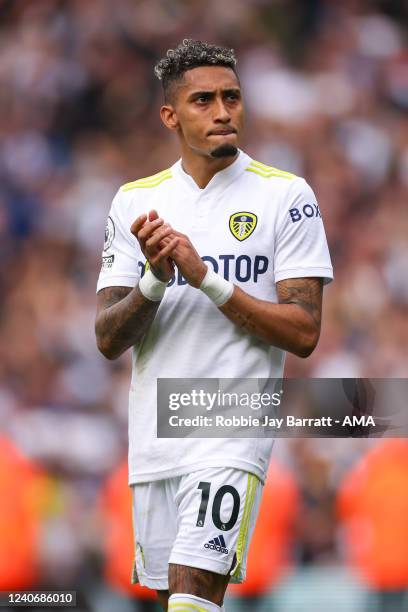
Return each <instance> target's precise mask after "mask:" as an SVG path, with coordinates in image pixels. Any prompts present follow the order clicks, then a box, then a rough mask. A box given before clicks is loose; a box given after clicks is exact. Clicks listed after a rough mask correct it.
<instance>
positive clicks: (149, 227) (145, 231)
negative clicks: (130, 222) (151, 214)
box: [137, 219, 164, 242]
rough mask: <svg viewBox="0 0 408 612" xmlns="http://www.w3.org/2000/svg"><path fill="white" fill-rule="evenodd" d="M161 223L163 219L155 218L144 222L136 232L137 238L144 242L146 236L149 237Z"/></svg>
mask: <svg viewBox="0 0 408 612" xmlns="http://www.w3.org/2000/svg"><path fill="white" fill-rule="evenodd" d="M163 223H164V221H163V219H156V220H155V221H152V222H147V223H145V224H144V226H143V227H142V229H141V230H140V231H139V232H138V234H137V239H138V240H141V241H142V242H145V241H146V240H147V239H148V238H150V236H151V235H152V234H153V232H154V231H155V230H157V228H159V227H160V226H161V225H163Z"/></svg>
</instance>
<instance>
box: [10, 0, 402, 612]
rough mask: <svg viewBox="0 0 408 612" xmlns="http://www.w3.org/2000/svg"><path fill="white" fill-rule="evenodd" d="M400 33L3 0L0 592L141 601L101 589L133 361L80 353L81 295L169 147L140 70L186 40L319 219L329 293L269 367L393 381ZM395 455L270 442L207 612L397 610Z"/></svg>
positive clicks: (256, 145)
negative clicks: (119, 193)
mask: <svg viewBox="0 0 408 612" xmlns="http://www.w3.org/2000/svg"><path fill="white" fill-rule="evenodd" d="M406 26H407V13H406V4H405V3H404V2H386V1H383V2H379V1H378V2H375V1H363V0H345V1H342V2H335V1H330V0H326V1H325V0H309V1H306V0H304V1H301V0H292V1H291V0H287V1H285V0H280V1H279V0H275V1H267V0H228V1H227V2H219V1H217V0H207V1H206V2H201V1H200V0H191V1H189V2H186V1H182V0H179V1H177V0H169V1H165V0H162V1H159V0H153V1H148V0H146V1H142V0H140V1H137V0H116V1H115V2H109V1H108V0H86V1H81V0H35V1H32V2H28V1H23V0H3V1H0V50H1V51H0V56H1V61H0V133H1V141H0V177H1V180H0V252H1V263H2V265H1V272H0V288H1V296H2V297H1V306H0V327H1V344H0V431H1V434H0V499H1V504H0V589H3V590H4V589H8V588H31V587H48V588H59V589H64V588H76V589H77V590H78V593H79V597H80V609H83V610H92V611H93V610H95V611H97V612H104V611H105V610H108V609H109V610H112V609H115V610H118V611H119V612H126V611H127V610H132V609H141V606H142V605H144V606H145V609H149V610H150V609H153V608H152V606H153V605H154V604H151V603H149V602H147V603H145V604H142V603H140V604H139V603H136V602H135V601H133V600H132V598H129V597H128V596H125V595H124V593H123V592H122V594H120V590H119V589H120V584H121V583H123V575H126V576H127V574H128V573H129V572H130V567H128V560H127V557H126V559H125V555H124V554H119V553H118V547H119V549H120V548H121V547H122V548H121V550H124V548H125V547H126V544H125V542H126V541H127V538H126V537H124V534H123V533H120V529H119V527H118V525H121V526H122V527H123V528H124V529H125V527H126V529H127V528H128V527H127V522H126V521H127V520H128V517H127V518H124V519H123V520H119V519H117V518H115V517H117V516H118V515H117V514H116V513H120V512H122V508H124V507H126V505H127V503H128V498H127V495H128V492H127V490H126V487H124V486H123V484H124V483H125V472H124V468H123V460H124V459H125V456H126V447H127V439H126V438H127V431H126V425H127V389H128V382H129V367H130V363H129V355H126V356H125V357H124V358H122V359H120V360H119V361H117V362H112V363H111V362H108V361H106V360H104V359H103V357H101V356H100V355H98V353H97V351H96V348H95V340H94V333H93V321H94V310H95V293H94V291H95V282H96V277H97V274H98V269H99V265H100V251H101V245H102V242H103V234H104V225H105V218H106V214H107V210H108V208H109V205H110V201H111V199H112V196H113V194H114V193H115V191H116V190H117V188H118V186H119V185H121V184H122V183H124V182H126V181H129V180H133V179H135V178H139V177H143V176H146V175H149V174H152V173H154V172H156V171H158V170H161V169H162V168H166V167H168V166H169V165H170V164H171V163H173V161H174V160H175V159H176V158H177V156H178V153H177V143H176V141H175V140H174V139H173V137H172V136H171V134H169V133H168V132H167V131H166V130H165V129H164V128H163V127H162V126H161V124H160V121H159V118H158V108H159V105H160V102H161V90H160V84H159V83H158V82H157V81H156V80H155V78H154V76H153V71H152V66H153V63H154V61H155V60H156V59H157V58H158V57H159V56H161V55H162V54H163V53H164V51H165V50H166V49H167V48H169V47H171V46H174V45H175V44H177V43H178V42H179V41H180V40H181V39H183V38H184V37H186V36H188V37H191V38H200V39H203V40H208V41H210V42H218V43H222V44H226V45H228V46H232V47H233V48H234V49H235V50H236V52H237V56H238V60H239V63H238V69H239V73H240V76H241V80H242V83H243V87H244V94H245V98H246V102H247V106H248V119H247V129H246V142H245V147H244V148H245V149H246V150H247V151H248V153H249V154H250V155H251V156H253V157H254V158H256V159H259V160H261V161H263V162H265V163H270V164H273V165H275V166H277V167H280V168H282V169H285V170H290V171H292V172H295V173H297V174H301V175H303V176H305V177H306V178H307V179H308V180H309V182H310V183H311V184H312V186H313V188H314V189H315V191H316V193H317V197H318V200H319V203H320V207H321V209H322V212H323V216H324V219H325V225H326V230H327V234H328V239H329V244H330V247H331V253H332V258H333V263H334V267H335V282H334V283H333V284H332V285H331V286H329V287H328V288H327V289H326V291H325V312H324V323H323V329H322V335H321V340H320V344H319V347H318V349H317V350H316V351H315V353H314V354H313V355H312V357H310V358H309V359H307V360H305V361H304V360H300V359H295V358H288V361H287V375H289V376H315V377H319V376H321V377H330V376H332V377H355V376H367V377H406V376H407V374H408V360H407V358H406V354H407V353H406V347H407V345H408V317H407V307H408V275H407V269H408V240H407V236H408V207H407V187H408V119H407V109H408V50H407V47H406V42H407V28H406ZM164 358H165V356H164ZM407 446H408V441H406V440H401V441H399V442H397V441H394V442H390V441H388V442H384V441H370V440H365V439H364V440H357V439H351V440H332V441H329V440H293V441H285V440H279V441H278V442H277V443H276V452H275V455H274V462H273V465H272V467H271V470H272V471H273V473H274V474H275V478H272V479H271V482H272V483H273V487H277V489H276V490H275V491H272V489H271V492H270V495H269V502H268V503H269V506H268V508H267V510H266V514H265V516H266V517H269V518H270V521H263V523H264V525H265V524H266V523H267V528H266V531H265V533H263V534H262V535H260V536H259V537H258V542H257V546H259V548H257V549H256V550H257V553H256V554H255V555H252V557H253V558H254V560H253V561H252V560H251V563H253V564H254V566H253V567H254V569H253V570H252V574H251V575H252V581H251V582H250V585H249V587H248V588H247V591H246V592H245V593H244V595H245V597H247V598H248V597H250V604H249V602H248V599H246V600H244V599H242V596H243V594H242V593H241V594H240V595H239V594H238V593H235V594H232V595H231V597H232V599H231V600H229V601H228V605H227V607H228V609H229V610H231V611H232V610H238V609H239V610H244V609H248V607H249V605H251V607H253V608H254V610H278V609H279V611H280V612H292V611H295V610H296V611H298V610H300V609H302V611H303V612H308V611H312V610H313V611H314V610H318V609H326V608H328V609H330V610H332V611H335V612H336V611H339V612H340V611H344V612H346V611H347V612H350V611H356V612H357V611H358V612H363V611H364V610H365V609H366V606H367V605H369V606H370V608H369V609H370V610H376V609H377V610H379V611H381V612H382V611H385V610H386V611H389V612H398V611H399V610H407V609H408V603H407V602H405V604H404V603H403V601H404V599H403V598H404V596H406V592H407V588H408V568H407V565H408V534H407V530H408V527H407V522H408V521H407V517H408V500H407V493H406V490H408V486H407V485H408V458H407V455H408V450H407ZM373 466H374V467H373ZM271 486H272V485H271ZM273 487H272V488H273ZM272 493H274V494H272ZM269 527H270V532H269V533H268V528H269ZM350 534H351V538H350ZM273 551H275V553H276V554H275V553H274V552H273ZM127 552H128V554H129V556H130V555H131V550H130V549H129V550H128V551H127ZM252 557H251V559H252ZM120 566H121V567H120ZM123 566H124V568H125V569H123ZM287 566H289V568H287ZM264 593H267V594H266V595H264ZM134 595H135V594H134V593H133V594H132V596H131V597H133V596H134ZM238 595H239V597H238ZM368 602H369V603H368ZM257 606H258V608H257ZM376 606H377V607H376ZM404 606H405V607H404Z"/></svg>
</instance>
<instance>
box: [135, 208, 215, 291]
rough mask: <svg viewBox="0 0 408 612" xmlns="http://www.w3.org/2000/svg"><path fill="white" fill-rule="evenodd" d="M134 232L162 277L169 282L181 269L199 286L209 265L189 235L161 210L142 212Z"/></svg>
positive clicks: (152, 268) (151, 265) (187, 279)
mask: <svg viewBox="0 0 408 612" xmlns="http://www.w3.org/2000/svg"><path fill="white" fill-rule="evenodd" d="M130 231H131V232H132V234H133V235H134V236H135V238H136V239H137V241H138V242H139V244H140V248H141V250H142V253H143V255H144V256H145V257H146V260H147V261H148V262H149V265H150V269H151V271H152V272H153V274H154V275H155V276H156V278H158V279H159V280H161V281H163V282H167V281H169V280H170V279H171V278H172V277H173V276H174V272H175V266H177V268H178V269H179V271H180V273H181V274H182V276H183V277H184V278H185V279H186V281H187V282H188V283H189V284H190V285H191V286H192V287H196V288H197V289H198V288H199V287H200V285H201V283H202V281H203V278H204V276H205V275H206V272H207V266H206V265H205V263H204V262H203V260H202V259H201V257H200V256H199V254H198V253H197V251H196V250H195V248H194V246H193V245H192V243H191V241H190V239H189V237H188V236H186V235H185V234H182V233H181V232H177V231H176V230H175V229H173V228H172V227H171V226H170V225H169V224H168V223H165V222H164V220H163V219H161V218H159V216H158V214H157V211H155V210H151V211H150V212H149V214H148V215H140V216H139V217H138V218H137V219H136V220H135V221H134V222H133V224H132V226H131V228H130Z"/></svg>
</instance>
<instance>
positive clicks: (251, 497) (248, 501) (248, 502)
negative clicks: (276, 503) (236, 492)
mask: <svg viewBox="0 0 408 612" xmlns="http://www.w3.org/2000/svg"><path fill="white" fill-rule="evenodd" d="M258 482H259V481H258V478H257V477H256V476H255V474H249V473H248V483H247V490H246V495H245V505H244V512H243V514H242V520H241V527H240V529H239V534H238V540H237V550H236V555H237V562H236V565H235V568H234V571H233V572H232V576H236V575H237V573H238V570H239V569H240V567H241V564H242V560H243V558H244V554H245V550H246V548H247V546H248V541H247V540H248V533H249V525H250V521H251V514H252V508H253V505H254V501H255V493H256V487H257V484H258Z"/></svg>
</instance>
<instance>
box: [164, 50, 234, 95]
mask: <svg viewBox="0 0 408 612" xmlns="http://www.w3.org/2000/svg"><path fill="white" fill-rule="evenodd" d="M236 63H237V60H236V57H235V54H234V49H228V48H226V47H219V46H217V45H212V44H210V43H206V42H202V41H201V40H191V39H189V38H185V39H184V40H183V42H182V43H180V44H179V45H178V46H177V47H176V48H175V49H169V50H168V51H167V53H166V57H163V58H162V59H161V60H159V61H158V62H157V64H156V65H155V67H154V73H155V75H156V76H157V78H158V79H160V81H162V84H163V89H164V95H165V97H166V98H167V97H168V92H169V88H170V86H171V85H172V84H173V83H174V82H176V81H177V80H179V79H180V78H181V77H182V76H183V74H184V73H185V72H186V71H187V70H191V69H192V68H198V67H199V66H225V67H227V68H231V69H232V70H233V71H234V72H235V74H236V68H235V66H236Z"/></svg>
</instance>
